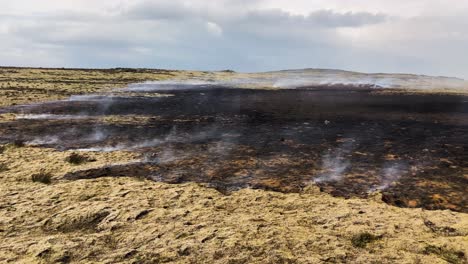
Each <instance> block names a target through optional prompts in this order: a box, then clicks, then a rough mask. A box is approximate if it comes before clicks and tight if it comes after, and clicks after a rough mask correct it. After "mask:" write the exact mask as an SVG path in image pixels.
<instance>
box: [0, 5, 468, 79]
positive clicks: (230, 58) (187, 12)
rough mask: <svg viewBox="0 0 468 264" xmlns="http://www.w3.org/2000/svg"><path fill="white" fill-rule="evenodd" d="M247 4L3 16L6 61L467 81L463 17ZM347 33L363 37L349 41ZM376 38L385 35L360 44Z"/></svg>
mask: <svg viewBox="0 0 468 264" xmlns="http://www.w3.org/2000/svg"><path fill="white" fill-rule="evenodd" d="M241 2H242V4H239V1H238V0H219V1H201V0H193V1H190V2H186V1H180V0H175V1H171V2H169V1H144V2H141V1H140V2H136V3H135V2H133V1H132V2H131V5H122V6H117V7H116V8H114V9H108V10H106V11H104V12H103V13H98V12H97V10H95V11H94V12H87V13H81V12H76V11H62V12H58V11H54V12H50V13H40V14H38V13H35V14H31V15H27V14H23V15H21V16H18V15H8V16H4V15H2V14H0V59H1V61H3V63H8V64H11V65H27V64H28V61H29V60H28V56H29V57H31V58H33V59H34V65H36V66H39V65H41V64H40V63H41V62H42V63H43V65H42V66H57V67H61V66H65V67H66V66H70V67H117V66H124V67H125V66H128V67H157V68H175V69H185V68H187V69H202V70H205V69H206V70H216V69H226V68H232V69H234V70H240V71H266V70H276V69H284V68H306V67H320V68H343V69H347V70H360V71H368V72H376V71H407V72H415V73H427V74H438V75H454V74H455V75H458V76H462V77H468V75H467V74H466V72H468V66H467V63H466V61H465V59H464V58H463V56H462V54H464V49H465V47H466V46H468V37H467V36H468V30H467V29H468V25H467V23H468V20H466V18H464V17H463V16H462V17H453V16H452V17H446V18H440V17H439V18H433V17H420V18H411V19H400V18H391V19H390V18H389V17H388V16H387V15H385V14H379V13H377V14H373V13H367V12H353V13H351V12H349V13H346V12H345V13H343V12H335V11H333V10H318V11H314V12H312V13H310V14H308V15H305V16H303V15H294V14H291V13H289V12H286V11H284V10H280V9H263V8H261V4H260V3H261V0H257V1H247V0H241ZM184 3H189V4H184ZM218 27H219V28H218ZM214 29H216V30H214ZM369 29H371V30H369ZM343 30H344V31H346V30H350V31H353V30H357V31H359V32H360V31H361V30H363V32H365V35H364V36H361V37H358V38H356V39H352V38H350V37H349V36H346V35H343V34H342V31H343ZM367 32H368V33H367ZM369 36H370V37H375V38H377V39H378V40H379V41H377V42H373V41H374V40H373V41H370V42H365V41H364V40H362V39H365V38H366V37H369ZM361 41H364V42H363V43H361ZM10 51H12V52H10ZM31 64H32V62H31Z"/></svg>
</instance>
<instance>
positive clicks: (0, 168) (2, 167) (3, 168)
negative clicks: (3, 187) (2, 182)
mask: <svg viewBox="0 0 468 264" xmlns="http://www.w3.org/2000/svg"><path fill="white" fill-rule="evenodd" d="M9 170H10V168H8V165H6V164H5V163H0V172H5V171H9Z"/></svg>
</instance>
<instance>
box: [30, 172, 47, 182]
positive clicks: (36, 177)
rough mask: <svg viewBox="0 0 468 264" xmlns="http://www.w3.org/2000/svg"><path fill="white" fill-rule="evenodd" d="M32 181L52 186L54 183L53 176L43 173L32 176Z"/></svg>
mask: <svg viewBox="0 0 468 264" xmlns="http://www.w3.org/2000/svg"><path fill="white" fill-rule="evenodd" d="M31 180H32V181H33V182H40V183H43V184H51V183H52V174H51V173H49V172H44V171H41V172H39V173H37V174H33V175H31Z"/></svg>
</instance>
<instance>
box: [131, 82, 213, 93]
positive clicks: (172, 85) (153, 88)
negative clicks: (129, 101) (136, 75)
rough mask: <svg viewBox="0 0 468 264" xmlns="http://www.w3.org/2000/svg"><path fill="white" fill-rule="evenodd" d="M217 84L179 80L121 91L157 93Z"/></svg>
mask: <svg viewBox="0 0 468 264" xmlns="http://www.w3.org/2000/svg"><path fill="white" fill-rule="evenodd" d="M217 84H218V83H217V82H214V81H213V82H209V81H203V80H179V81H149V82H143V83H135V84H130V85H129V86H128V87H127V88H125V89H123V91H128V92H157V91H171V90H187V89H193V88H198V89H200V88H209V87H211V86H213V85H217Z"/></svg>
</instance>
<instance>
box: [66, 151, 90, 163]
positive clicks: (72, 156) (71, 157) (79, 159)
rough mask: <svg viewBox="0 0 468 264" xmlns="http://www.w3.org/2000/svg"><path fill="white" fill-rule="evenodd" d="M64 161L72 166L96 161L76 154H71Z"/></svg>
mask: <svg viewBox="0 0 468 264" xmlns="http://www.w3.org/2000/svg"><path fill="white" fill-rule="evenodd" d="M65 161H66V162H68V163H70V164H73V165H80V164H83V163H86V162H92V161H96V160H95V159H91V158H89V157H87V156H84V155H81V154H78V153H72V154H70V155H69V156H68V157H67V158H66V159H65Z"/></svg>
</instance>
